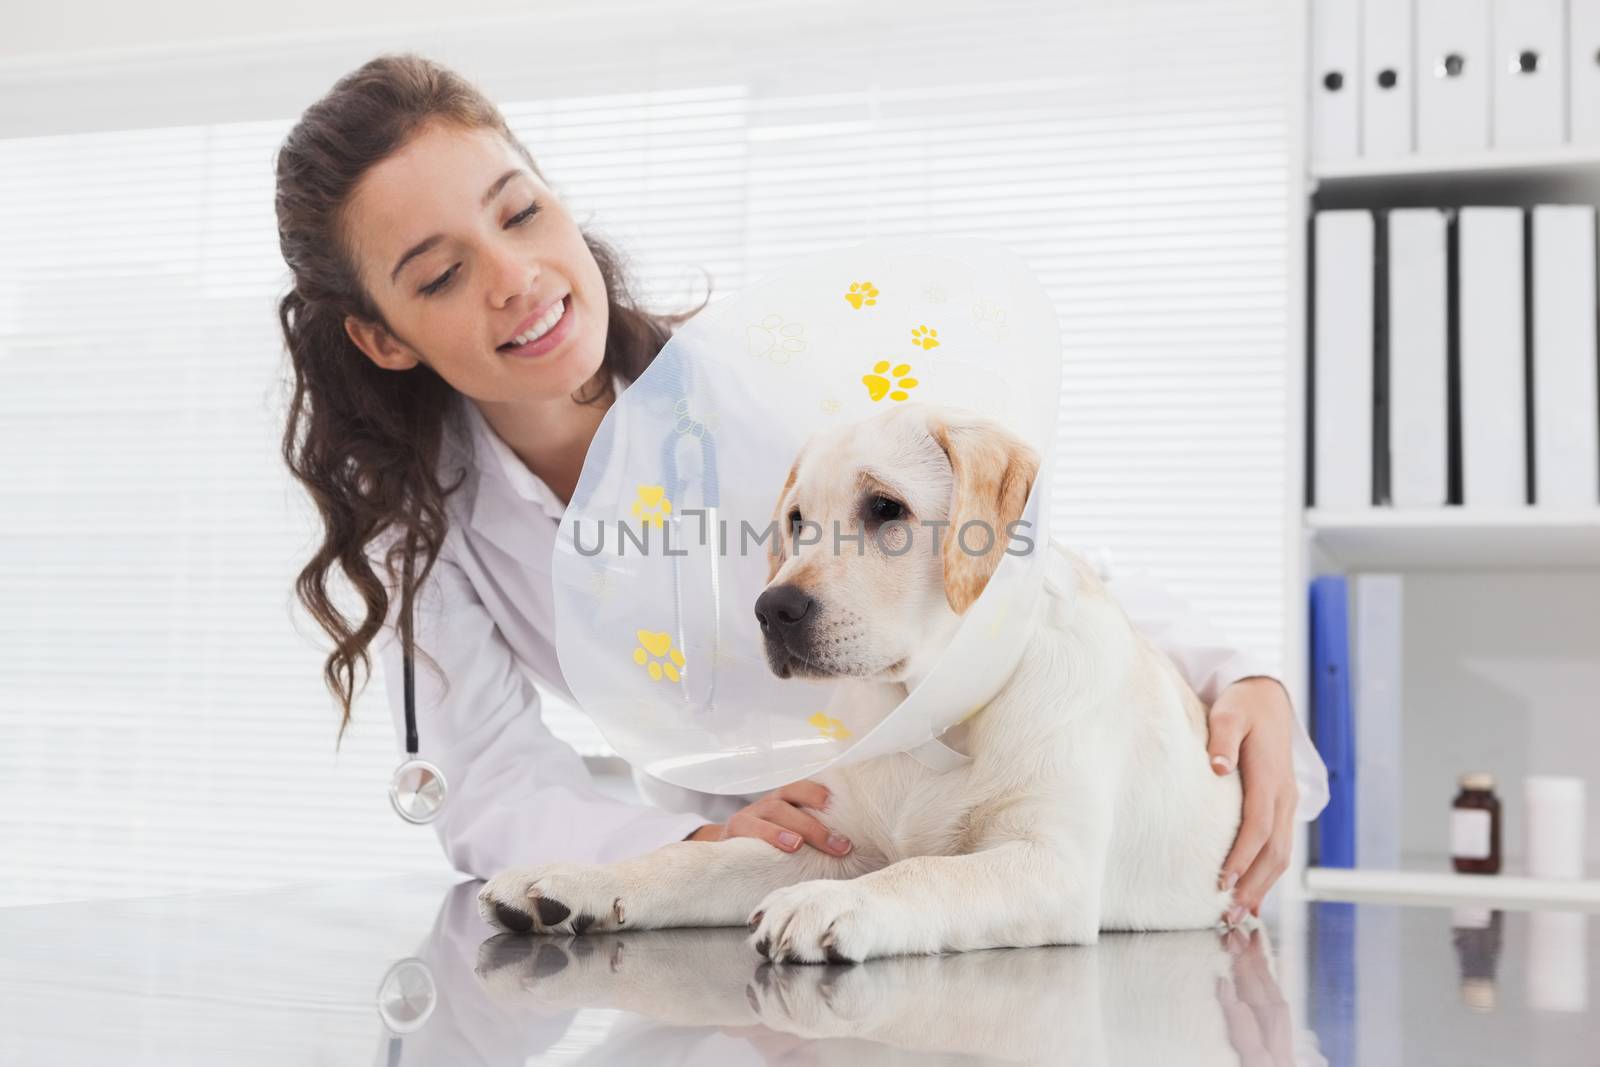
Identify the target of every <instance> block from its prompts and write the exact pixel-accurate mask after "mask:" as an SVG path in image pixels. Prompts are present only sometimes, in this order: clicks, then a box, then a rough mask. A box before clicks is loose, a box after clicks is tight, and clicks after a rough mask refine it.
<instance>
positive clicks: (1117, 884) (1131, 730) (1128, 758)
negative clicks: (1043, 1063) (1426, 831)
mask: <svg viewBox="0 0 1600 1067" xmlns="http://www.w3.org/2000/svg"><path fill="white" fill-rule="evenodd" d="M1037 471H1038V458H1037V456H1036V455H1035V454H1034V452H1033V451H1032V450H1031V449H1030V448H1029V447H1028V446H1027V445H1026V444H1025V443H1024V442H1022V441H1021V440H1019V439H1018V438H1016V437H1015V436H1014V435H1012V434H1010V433H1009V432H1007V431H1006V430H1005V429H1004V428H1002V427H1000V426H998V425H995V424H994V423H992V422H988V421H984V420H981V419H977V418H974V417H971V416H968V415H965V414H963V413H962V412H960V411H958V410H954V409H948V408H935V407H928V406H925V405H921V404H903V405H897V406H896V407H894V408H892V409H890V410H889V411H886V412H884V413H883V414H881V415H879V416H876V417H874V418H871V419H868V420H865V421H863V422H859V423H856V424H853V425H848V426H843V427H840V428H837V429H832V430H829V431H827V432H824V433H822V434H819V435H818V436H816V437H814V438H813V439H811V440H810V441H809V442H807V444H806V446H805V447H804V448H803V449H802V450H801V453H800V456H799V457H798V458H797V459H796V461H795V464H794V467H793V469H792V470H791V471H790V472H789V478H788V480H787V482H786V483H785V484H784V487H783V490H782V492H781V494H780V497H779V501H778V506H777V508H776V509H775V515H776V517H777V518H778V519H779V520H780V522H781V523H782V524H783V525H784V526H785V527H786V528H787V534H786V539H785V543H784V544H783V545H782V546H781V551H782V555H781V556H779V557H777V558H774V560H773V572H772V577H771V580H770V582H769V583H768V586H767V588H766V590H765V591H764V592H763V593H762V595H761V597H760V598H759V599H758V600H757V602H756V616H757V621H758V623H759V624H760V626H761V628H762V632H763V635H764V638H765V642H766V649H767V657H768V661H769V664H770V666H771V667H772V669H773V670H774V671H775V672H776V673H777V674H779V675H780V676H783V677H789V676H793V675H806V676H812V677H817V676H825V677H832V678H838V679H840V680H841V684H840V685H839V687H838V688H839V691H840V696H839V699H841V700H844V701H849V702H851V704H852V710H853V711H855V712H858V713H859V712H861V711H863V710H868V709H873V710H876V711H877V712H878V713H880V717H881V715H882V714H887V713H888V711H890V710H892V709H893V707H894V706H895V705H896V704H897V703H898V702H899V700H900V699H901V698H902V697H903V696H904V694H905V693H906V692H908V691H909V690H908V687H914V686H915V685H916V683H917V682H918V680H920V679H921V678H922V677H923V676H925V675H926V674H927V673H928V671H929V670H930V669H931V668H932V666H933V664H934V662H935V661H936V660H937V659H938V657H939V655H940V654H941V652H942V650H943V649H944V648H945V647H946V645H947V644H948V642H949V639H950V636H951V634H952V633H953V632H954V630H955V629H956V627H957V626H958V624H959V622H960V619H961V615H962V613H963V612H964V611H966V610H967V608H968V606H969V605H971V603H972V602H973V601H974V600H975V599H976V598H977V596H978V594H979V593H980V592H982V590H983V588H984V585H985V583H986V582H987V581H988V578H989V576H990V575H991V574H993V573H994V569H995V568H996V567H997V566H998V565H999V561H1000V559H1001V558H1002V555H1003V553H1004V551H1005V550H1006V547H1007V545H1008V543H1010V542H1009V541H1008V538H1007V537H1006V536H1005V533H1006V532H1007V531H1008V530H1009V529H1010V528H1011V526H1010V524H1011V523H1012V522H1013V521H1015V520H1016V519H1017V518H1018V517H1019V516H1020V515H1021V513H1022V508H1023V504H1024V503H1025V501H1026V499H1027V495H1028V489H1029V486H1030V485H1031V484H1032V481H1033V478H1034V476H1035V474H1036V473H1037ZM972 520H979V521H982V522H984V523H987V524H989V526H990V527H991V528H992V529H993V530H994V531H996V533H997V534H998V536H997V537H996V538H995V539H994V544H993V546H992V550H991V551H989V552H988V553H986V554H983V555H972V554H969V553H968V552H967V551H965V546H966V545H971V544H972V543H973V542H974V541H979V540H982V539H981V538H971V539H969V540H968V541H967V542H965V545H962V544H958V543H957V540H956V539H955V538H952V537H950V536H948V534H949V533H950V532H952V531H958V530H960V529H961V528H962V527H963V526H964V525H965V524H966V523H968V522H970V521H972ZM808 523H814V524H817V525H818V526H820V527H821V528H822V529H823V530H824V531H828V532H829V533H828V534H826V535H824V536H822V537H820V538H817V537H815V536H812V537H807V536H805V534H806V531H807V530H808V529H809V527H808V526H807V524H808ZM835 524H837V528H838V529H839V530H840V531H841V532H842V533H847V534H848V533H851V532H853V531H858V530H865V531H867V532H868V533H869V535H870V536H868V537H866V539H865V545H866V550H865V552H863V553H861V554H858V553H857V551H856V550H855V542H854V541H847V542H845V547H844V548H842V549H841V550H839V551H837V552H836V551H834V548H835V542H834V539H833V537H832V536H831V531H833V530H834V529H835ZM939 524H948V525H944V526H942V527H940V528H941V529H943V530H944V531H945V532H946V535H947V536H945V537H943V538H942V539H941V542H942V543H941V545H940V550H939V551H937V552H935V551H933V550H932V545H931V541H932V536H931V535H932V531H933V528H934V527H935V526H938V525H939ZM908 537H909V538H911V539H913V543H912V544H911V545H910V546H909V548H910V550H906V549H907V546H906V545H905V544H904V543H903V539H904V538H908ZM1050 551H1052V552H1053V553H1055V554H1056V556H1055V558H1054V559H1052V561H1051V565H1052V567H1053V568H1054V573H1055V575H1056V576H1057V578H1058V579H1060V578H1063V577H1066V572H1068V571H1070V572H1073V573H1074V574H1075V578H1076V583H1077V594H1076V598H1075V599H1076V603H1075V604H1070V603H1069V602H1068V600H1067V599H1066V597H1065V595H1064V594H1062V593H1061V592H1060V590H1062V589H1066V588H1070V578H1068V579H1067V581H1060V580H1056V581H1051V580H1048V579H1047V582H1046V585H1047V593H1046V597H1047V601H1046V605H1045V611H1044V613H1043V617H1042V621H1041V623H1040V624H1039V625H1038V626H1037V627H1036V628H1035V630H1034V631H1033V633H1032V634H1031V636H1030V637H1029V640H1028V644H1027V646H1026V648H1025V649H1024V650H1023V654H1022V657H1021V659H1020V661H1019V663H1018V666H1017V668H1016V669H1015V671H1014V672H1013V673H1012V675H1011V676H1010V678H1009V679H1008V680H1007V681H1006V683H1005V685H1004V686H1003V687H1002V688H1001V690H1000V692H999V693H998V694H997V695H996V696H995V698H994V699H993V700H992V701H990V702H989V703H988V704H987V705H985V706H984V708H983V709H982V710H981V711H979V712H978V713H977V714H976V715H975V716H973V717H972V718H970V719H968V720H967V721H966V722H964V723H963V724H961V725H960V726H957V727H956V728H955V729H954V730H952V731H950V732H949V733H947V734H946V735H945V738H944V740H945V741H946V743H947V744H949V745H950V746H951V747H953V748H955V749H957V750H958V751H960V752H963V753H964V754H967V755H969V756H971V761H970V762H969V763H967V764H965V765H963V766H960V767H957V768H955V769H953V770H946V771H943V772H936V771H933V770H930V769H928V768H927V767H925V766H924V765H923V764H921V763H919V762H917V761H916V760H915V759H913V758H912V757H910V756H908V755H904V754H901V755H894V756H885V757H880V758H876V759H871V760H866V761H863V762H860V763H856V764H852V765H850V766H846V767H841V768H836V769H833V770H830V771H827V772H825V773H823V774H821V775H818V776H817V780H818V781H819V782H821V783H822V784H823V785H825V786H826V787H827V788H828V791H829V793H830V800H829V803H828V806H827V809H826V810H824V811H813V812H812V814H813V815H815V816H816V817H817V818H818V819H819V820H820V821H821V822H822V823H824V824H825V825H826V826H828V827H829V829H831V830H834V831H837V832H839V833H841V834H843V835H845V836H846V837H848V838H849V839H850V840H851V841H852V842H853V843H854V846H855V847H854V848H853V849H852V850H851V852H850V853H849V854H848V855H845V856H840V857H836V856H829V855H825V854H824V853H822V852H820V851H817V850H816V849H811V848H802V849H800V850H798V851H797V852H794V853H787V852H782V851H780V850H778V849H776V848H774V847H772V846H771V845H769V844H768V843H766V842H765V841H761V840H757V839H754V838H732V839H729V840H726V841H718V842H702V841H684V842H679V843H676V844H671V845H667V846H665V847H664V848H660V849H657V850H656V851H654V852H652V853H649V854H647V855H644V856H640V857H638V858H635V859H630V860H624V861H621V862H618V863H612V864H573V863H554V864H547V865H544V866H540V867H534V868H530V869H525V870H513V871H508V872H506V873H504V874H500V875H498V876H496V877H495V878H493V879H491V880H490V881H489V882H488V883H487V884H485V886H484V887H483V889H482V891H481V892H480V894H479V901H480V908H481V910H482V912H483V915H484V918H485V919H486V920H488V921H489V922H490V923H492V924H493V925H495V926H497V927H499V928H501V929H506V930H512V931H515V932H524V933H526V932H540V933H544V932H561V933H569V932H570V933H583V932H585V931H587V930H616V929H651V928H659V927H675V926H732V925H737V924H740V923H748V924H749V925H750V926H751V927H752V929H753V931H754V932H753V933H752V935H751V944H752V945H753V946H754V947H755V949H756V950H757V951H758V952H760V953H761V954H762V955H763V956H766V957H768V958H769V959H772V960H783V961H790V962H804V963H816V962H824V961H834V962H842V961H858V960H865V959H869V958H872V957H877V956H891V955H899V954H906V953H937V952H946V951H962V950H967V949H982V948H996V947H1003V946H1026V945H1046V944H1087V943H1092V942H1094V941H1095V940H1096V939H1097V938H1098V935H1099V931H1101V930H1102V929H1121V930H1163V929H1180V928H1195V927H1205V926H1213V925H1215V924H1217V923H1218V922H1219V916H1221V914H1222V913H1223V911H1224V910H1225V909H1226V908H1227V907H1228V905H1229V904H1230V902H1231V901H1230V899H1229V898H1230V894H1228V893H1224V892H1222V891H1221V890H1219V889H1218V873H1219V871H1220V869H1221V866H1222V861H1223V859H1224V858H1225V856H1226V855H1227V850H1228V848H1229V846H1230V845H1231V844H1232V841H1233V837H1234V833H1235V831H1236V830H1237V828H1238V824H1239V815H1240V789H1239V779H1238V776H1237V775H1227V776H1225V777H1218V776H1217V775H1215V774H1214V773H1212V771H1211V769H1210V767H1209V765H1208V761H1207V756H1206V750H1205V743H1206V727H1205V707H1204V705H1203V704H1202V703H1201V701H1200V699H1199V698H1198V697H1197V696H1196V695H1195V694H1194V692H1193V690H1191V689H1190V688H1189V686H1188V685H1187V683H1186V682H1185V681H1184V679H1183V677H1182V675H1181V674H1179V672H1178V670H1177V668H1176V667H1175V666H1174V665H1173V663H1172V662H1171V660H1170V659H1168V658H1167V657H1166V656H1165V655H1164V654H1163V653H1161V652H1160V651H1159V650H1157V649H1156V648H1155V647H1154V646H1153V645H1151V644H1150V643H1149V642H1148V641H1147V640H1146V639H1145V638H1144V637H1143V636H1142V635H1141V634H1140V633H1139V632H1138V631H1137V630H1135V629H1134V627H1133V625H1132V624H1131V623H1130V622H1129V620H1128V618H1127V616H1126V615H1125V614H1124V613H1123V611H1122V609H1121V608H1120V607H1118V606H1117V604H1116V602H1115V601H1113V600H1112V599H1111V598H1110V597H1109V596H1108V594H1107V593H1106V591H1105V588H1104V586H1102V585H1101V583H1100V582H1099V580H1098V579H1097V577H1096V575H1095V573H1094V571H1093V569H1092V568H1091V567H1090V566H1088V565H1087V564H1086V563H1085V562H1084V561H1083V560H1082V559H1081V558H1079V557H1078V556H1076V555H1075V554H1073V553H1071V552H1069V551H1067V550H1066V549H1063V548H1052V549H1050ZM858 717H859V716H858Z"/></svg>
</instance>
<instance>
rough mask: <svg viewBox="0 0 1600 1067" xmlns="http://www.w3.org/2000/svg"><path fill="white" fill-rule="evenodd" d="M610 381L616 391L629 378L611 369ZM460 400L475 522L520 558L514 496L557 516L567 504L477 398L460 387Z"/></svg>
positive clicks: (523, 537) (519, 515) (522, 540)
mask: <svg viewBox="0 0 1600 1067" xmlns="http://www.w3.org/2000/svg"><path fill="white" fill-rule="evenodd" d="M611 383H612V387H613V388H614V389H615V390H616V392H617V395H618V396H621V395H622V391H623V390H624V389H625V388H627V384H628V383H627V381H626V380H625V379H624V378H622V377H621V376H620V375H612V379H611ZM457 402H458V403H459V404H460V405H461V408H462V412H461V414H462V417H463V418H464V419H465V421H466V425H467V427H468V442H469V451H470V454H471V456H472V462H473V466H474V468H475V469H476V470H477V473H478V484H477V495H476V497H475V499H474V500H473V504H472V520H471V521H472V525H473V527H474V528H475V529H477V530H480V531H482V532H483V533H484V534H485V535H486V536H487V537H488V538H489V539H490V540H492V541H494V542H495V543H496V544H497V545H499V546H500V547H501V548H502V549H504V550H505V551H506V552H508V553H510V554H511V555H513V556H517V557H518V558H521V557H522V556H523V554H524V553H525V551H526V549H527V544H528V542H527V531H526V529H525V528H524V527H523V523H524V521H525V519H524V518H523V515H525V514H526V512H525V509H524V508H521V507H519V506H517V503H516V502H517V501H518V500H520V501H524V502H526V503H531V504H534V505H536V506H537V507H538V508H539V509H540V510H541V511H543V512H544V514H546V515H548V516H549V517H550V518H552V519H554V520H556V521H557V522H559V521H560V520H561V517H562V516H563V515H564V514H566V510H567V505H566V504H565V503H564V502H563V501H562V500H561V498H560V497H559V496H557V495H556V493H555V490H553V489H551V488H550V486H549V485H548V484H547V483H546V482H545V480H544V479H543V478H540V477H539V476H538V475H537V474H534V473H533V472H532V471H530V470H529V469H528V467H527V464H525V463H523V462H522V460H521V459H520V458H518V456H517V454H516V453H515V452H513V451H512V450H511V446H510V445H508V444H506V443H505V441H504V440H503V439H502V438H501V437H500V435H499V434H498V433H496V432H495V430H494V427H493V426H491V425H489V420H488V419H486V418H485V417H484V415H483V412H482V411H481V410H479V408H478V405H477V404H476V403H474V402H473V401H472V400H471V399H470V398H469V397H467V396H465V395H463V394H459V393H458V394H457Z"/></svg>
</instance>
